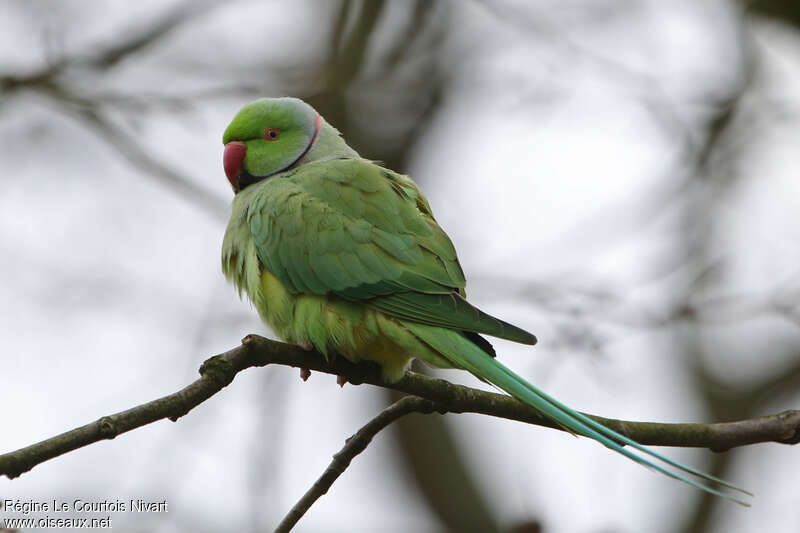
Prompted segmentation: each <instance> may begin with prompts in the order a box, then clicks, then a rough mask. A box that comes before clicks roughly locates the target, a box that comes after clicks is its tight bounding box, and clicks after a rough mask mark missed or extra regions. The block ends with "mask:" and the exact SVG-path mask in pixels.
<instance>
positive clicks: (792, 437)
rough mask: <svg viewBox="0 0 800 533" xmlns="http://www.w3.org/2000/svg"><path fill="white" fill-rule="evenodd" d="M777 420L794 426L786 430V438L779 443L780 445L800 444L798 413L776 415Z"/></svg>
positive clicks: (799, 415) (787, 412)
mask: <svg viewBox="0 0 800 533" xmlns="http://www.w3.org/2000/svg"><path fill="white" fill-rule="evenodd" d="M778 418H780V419H781V420H782V421H784V422H785V423H787V425H789V426H791V425H794V427H793V428H792V427H790V428H788V436H787V437H786V438H783V439H781V440H780V441H779V442H780V443H781V444H800V411H797V410H792V411H784V412H782V413H780V414H779V415H778Z"/></svg>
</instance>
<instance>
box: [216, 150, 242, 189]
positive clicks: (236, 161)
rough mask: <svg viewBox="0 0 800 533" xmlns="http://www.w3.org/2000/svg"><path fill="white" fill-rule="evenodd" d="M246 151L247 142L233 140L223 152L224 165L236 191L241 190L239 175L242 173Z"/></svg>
mask: <svg viewBox="0 0 800 533" xmlns="http://www.w3.org/2000/svg"><path fill="white" fill-rule="evenodd" d="M246 153H247V145H246V144H244V143H243V142H242V141H231V142H229V143H228V144H226V145H225V152H223V154H222V166H223V167H224V168H225V175H226V176H227V177H228V181H229V182H231V186H232V187H233V190H234V191H238V190H239V175H240V174H241V173H242V167H243V166H244V156H245V154H246Z"/></svg>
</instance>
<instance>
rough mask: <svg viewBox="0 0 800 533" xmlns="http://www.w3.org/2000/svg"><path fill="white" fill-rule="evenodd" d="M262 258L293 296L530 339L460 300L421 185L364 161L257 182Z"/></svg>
mask: <svg viewBox="0 0 800 533" xmlns="http://www.w3.org/2000/svg"><path fill="white" fill-rule="evenodd" d="M248 220H249V224H250V230H251V231H252V233H253V238H254V242H255V244H256V251H257V253H258V257H259V259H260V260H261V262H262V263H263V264H264V266H266V267H267V268H268V269H269V270H270V271H271V272H272V273H273V274H274V275H275V276H276V277H277V278H278V279H279V280H280V281H281V282H282V283H283V284H284V285H285V286H286V288H287V289H288V290H289V291H290V292H293V293H314V294H335V295H337V296H340V297H341V298H344V299H347V300H350V301H354V302H359V303H362V304H364V305H367V306H370V307H373V308H375V309H378V310H380V311H382V312H384V313H386V314H388V315H392V316H395V317H398V318H402V319H406V320H411V321H415V322H420V323H423V324H429V325H433V326H443V327H447V328H453V329H457V330H464V331H472V332H476V333H485V334H488V335H492V336H495V337H501V338H506V339H510V340H514V341H517V342H523V343H527V344H533V343H535V342H536V338H535V337H534V336H533V335H531V334H530V333H528V332H526V331H524V330H522V329H520V328H517V327H516V326H512V325H511V324H508V323H506V322H503V321H502V320H499V319H497V318H494V317H492V316H490V315H488V314H486V313H484V312H482V311H480V310H478V309H477V308H475V307H474V306H472V305H471V304H469V303H468V302H467V301H466V300H465V299H464V298H463V296H462V294H463V289H464V286H465V284H466V281H465V279H464V273H463V271H462V270H461V266H460V265H459V263H458V258H457V256H456V251H455V248H454V247H453V243H452V242H451V241H450V238H449V237H448V236H447V234H445V232H444V231H443V230H442V229H441V228H440V227H439V225H438V224H437V223H436V221H435V220H434V218H433V216H432V214H431V211H430V208H429V207H428V203H427V201H426V200H425V198H424V197H423V196H422V194H421V193H420V192H419V190H418V189H417V187H416V185H414V183H413V182H412V181H411V180H409V179H408V178H406V177H405V176H402V175H399V174H396V173H394V172H392V171H390V170H387V169H385V168H383V167H381V166H379V165H377V164H375V163H372V162H370V161H367V160H363V159H337V160H330V161H324V162H318V163H310V164H307V165H303V166H301V167H300V168H299V169H297V170H296V171H294V172H293V173H291V174H288V175H287V176H286V177H279V176H276V177H274V178H271V179H270V180H269V181H267V182H266V183H264V184H263V185H261V186H260V188H259V190H258V191H257V192H256V194H255V196H254V197H253V200H252V201H251V203H250V208H249V211H248Z"/></svg>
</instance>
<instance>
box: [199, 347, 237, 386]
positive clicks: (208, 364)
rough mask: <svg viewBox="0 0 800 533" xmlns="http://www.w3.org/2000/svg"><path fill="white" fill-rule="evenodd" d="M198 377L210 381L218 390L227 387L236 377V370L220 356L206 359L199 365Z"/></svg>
mask: <svg viewBox="0 0 800 533" xmlns="http://www.w3.org/2000/svg"><path fill="white" fill-rule="evenodd" d="M200 375H201V376H203V377H204V378H206V379H208V380H210V381H212V382H213V383H214V384H215V385H217V386H218V387H219V388H220V389H221V388H223V387H227V386H228V385H230V384H231V382H232V381H233V378H234V376H236V369H235V368H234V367H233V365H232V364H231V362H230V361H228V360H227V359H226V358H225V357H223V356H221V355H217V356H215V357H212V358H211V359H206V361H204V362H203V364H202V365H200Z"/></svg>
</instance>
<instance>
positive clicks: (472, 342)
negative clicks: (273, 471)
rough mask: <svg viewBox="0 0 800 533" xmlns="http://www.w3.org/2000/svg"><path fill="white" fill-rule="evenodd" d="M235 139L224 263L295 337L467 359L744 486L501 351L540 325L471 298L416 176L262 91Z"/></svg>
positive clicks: (599, 433) (597, 427)
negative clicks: (589, 405) (502, 358)
mask: <svg viewBox="0 0 800 533" xmlns="http://www.w3.org/2000/svg"><path fill="white" fill-rule="evenodd" d="M223 143H224V145H225V151H224V156H223V165H224V168H225V174H226V175H227V177H228V180H229V181H230V183H231V186H232V187H233V190H234V191H235V194H236V196H235V198H234V200H233V209H232V214H231V219H230V223H229V224H228V228H227V230H226V232H225V238H224V241H223V245H222V270H223V272H224V273H225V275H226V276H227V278H228V279H229V280H230V281H232V282H233V283H234V285H235V286H236V287H237V288H238V290H239V293H240V295H241V292H242V291H244V292H245V293H247V295H248V297H249V298H250V300H251V301H252V303H253V305H255V307H256V309H257V310H258V312H259V314H260V316H261V318H262V319H263V320H264V322H266V323H267V324H268V325H269V326H270V327H271V328H272V329H273V331H275V333H276V334H278V335H279V336H280V337H282V338H283V339H284V340H286V341H287V342H291V343H295V344H299V345H301V346H304V347H306V348H311V347H312V346H313V347H314V348H316V349H317V350H318V351H319V352H321V353H322V354H324V355H325V356H326V357H327V356H328V355H329V354H331V352H335V353H338V354H341V355H342V356H344V357H346V358H347V359H349V360H351V361H353V362H358V361H363V360H368V361H374V362H376V363H378V364H379V365H380V366H381V368H382V369H383V376H384V378H385V379H386V380H387V381H396V380H398V379H400V378H401V377H402V376H403V374H404V373H405V372H406V370H407V369H408V367H409V363H410V361H411V359H412V358H417V359H421V360H422V361H424V362H425V363H427V364H429V365H431V366H434V367H439V368H460V369H464V370H467V371H468V372H471V373H472V374H474V375H475V376H477V377H478V378H480V379H482V380H485V381H488V382H490V383H492V384H494V385H495V386H497V387H499V388H500V389H502V390H504V391H506V392H507V393H508V394H510V395H512V396H513V397H515V398H517V399H518V400H520V401H522V402H524V403H526V404H528V405H530V406H532V407H534V408H535V409H537V410H539V411H540V412H542V413H544V414H545V415H547V416H548V417H550V418H552V419H553V420H554V421H556V422H557V423H558V424H559V425H561V426H563V427H564V428H566V429H567V430H569V431H571V432H573V433H575V434H577V435H583V436H585V437H588V438H591V439H594V440H596V441H598V442H600V443H602V444H604V445H605V446H607V447H608V448H611V449H612V450H615V451H617V452H619V453H620V454H622V455H624V456H626V457H628V458H629V459H632V460H634V461H636V462H637V463H640V464H643V465H645V466H649V467H651V468H653V469H655V470H657V471H658V472H661V473H662V474H665V475H667V476H670V477H672V478H675V479H679V480H681V481H685V482H686V483H689V484H691V485H693V486H695V487H698V488H701V489H703V490H706V491H708V492H710V493H713V494H716V495H720V496H724V497H727V498H731V497H730V496H729V495H727V494H725V493H723V492H721V491H718V490H717V489H715V488H713V487H712V486H710V485H707V484H706V483H705V482H710V483H711V484H715V483H718V484H720V485H724V486H726V487H728V488H732V489H736V490H740V489H737V487H735V486H733V485H731V484H729V483H727V482H725V481H721V480H719V479H717V478H715V477H713V476H710V475H708V474H704V473H702V472H699V471H698V470H695V469H693V468H691V467H688V466H684V465H682V464H679V463H677V462H675V461H672V460H671V459H669V458H667V457H664V456H662V455H659V454H657V453H655V452H653V451H652V450H650V449H648V448H645V447H644V446H641V445H640V444H638V443H637V442H634V441H633V440H631V439H629V438H627V437H625V436H624V435H621V434H619V433H617V432H615V431H612V430H611V429H609V428H607V427H605V426H603V425H601V424H599V423H597V422H595V421H594V420H592V419H590V418H588V417H586V416H584V415H582V414H580V413H579V412H577V411H575V410H573V409H571V408H569V407H567V406H566V405H564V404H562V403H561V402H559V401H557V400H556V399H554V398H552V397H550V396H549V395H547V394H546V393H544V392H543V391H541V390H539V389H538V388H536V387H535V386H533V385H532V384H530V383H528V382H527V381H526V380H524V379H523V378H521V377H520V376H518V375H517V374H515V373H514V372H513V371H511V370H509V369H508V368H506V367H505V366H503V365H502V364H501V363H499V362H498V361H497V359H495V353H494V350H493V349H492V347H491V345H490V344H489V342H487V341H486V340H485V339H484V338H483V337H481V334H485V335H491V336H493V337H499V338H502V339H509V340H512V341H516V342H519V343H523V344H531V345H532V344H535V343H536V337H535V336H533V335H532V334H530V333H528V332H527V331H524V330H522V329H520V328H518V327H516V326H513V325H511V324H509V323H507V322H504V321H502V320H500V319H497V318H495V317H493V316H490V315H488V314H486V313H484V312H482V311H480V310H479V309H477V308H475V307H474V306H472V305H471V304H470V303H468V302H467V300H466V299H465V293H464V287H465V285H466V281H465V279H464V273H463V271H462V270H461V266H460V265H459V263H458V257H457V256H456V250H455V248H454V247H453V243H452V242H451V241H450V239H449V238H448V236H447V234H446V233H445V232H444V231H443V230H442V228H440V227H439V225H438V224H437V223H436V220H435V219H434V217H433V213H432V211H431V208H430V206H429V205H428V202H427V200H426V199H425V197H424V196H423V195H422V193H421V192H420V191H419V189H418V188H417V186H416V184H415V183H414V182H413V181H411V179H410V178H408V177H407V176H404V175H402V174H398V173H396V172H393V171H391V170H389V169H387V168H384V167H382V166H380V165H379V164H377V163H375V162H373V161H370V160H367V159H363V158H362V157H361V156H359V155H358V154H357V153H356V152H355V151H354V150H353V149H352V148H350V147H349V146H348V145H347V144H346V143H345V141H344V140H343V139H342V138H341V135H340V134H339V132H338V131H337V130H336V129H334V128H333V126H331V125H330V124H328V123H327V122H326V121H325V120H324V119H323V118H322V117H321V116H320V115H319V113H317V112H316V111H315V110H314V109H313V108H312V107H311V106H309V105H308V104H306V103H305V102H303V101H301V100H298V99H295V98H263V99H260V100H256V101H255V102H252V103H250V104H248V105H246V106H244V107H243V108H242V109H241V111H239V113H238V114H237V115H236V117H234V119H233V121H232V122H231V123H230V125H229V126H228V128H227V129H226V130H225V134H224V136H223ZM625 445H627V446H628V447H625ZM637 452H639V453H637ZM646 455H649V456H650V457H652V458H654V459H647V458H646V457H645V456H646ZM682 472H683V473H682ZM685 474H692V475H694V476H697V477H699V478H700V479H701V480H704V481H698V480H695V479H692V478H691V477H688V476H687V475H685ZM743 492H744V491H743ZM731 499H732V498H731Z"/></svg>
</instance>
